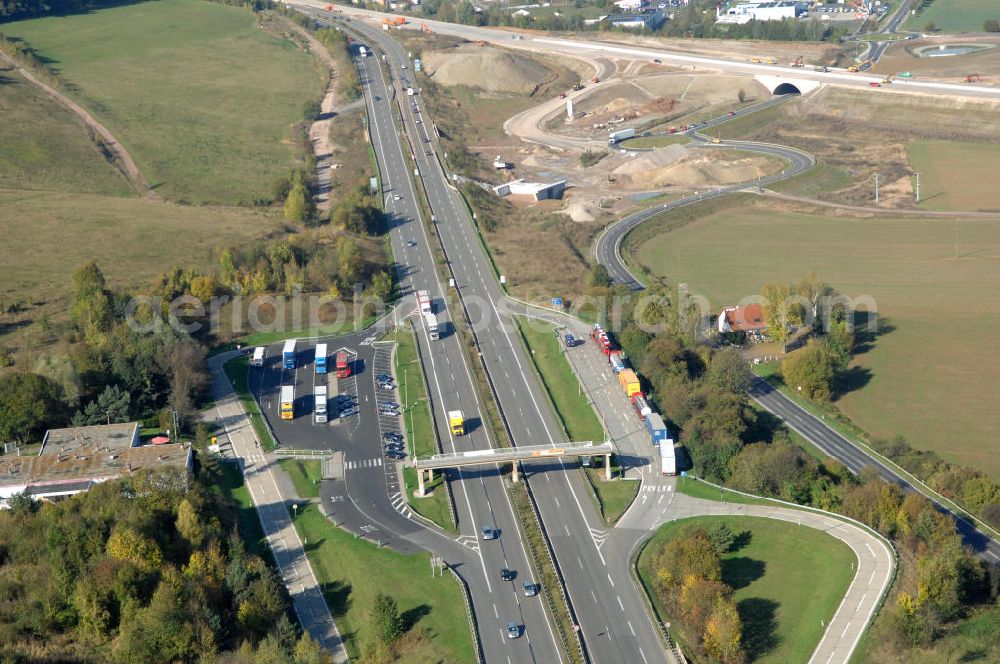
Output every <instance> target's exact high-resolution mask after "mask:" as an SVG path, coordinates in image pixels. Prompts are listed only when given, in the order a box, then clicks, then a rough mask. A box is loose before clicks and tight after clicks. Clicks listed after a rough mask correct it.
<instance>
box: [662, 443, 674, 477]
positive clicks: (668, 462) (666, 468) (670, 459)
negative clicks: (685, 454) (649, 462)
mask: <svg viewBox="0 0 1000 664" xmlns="http://www.w3.org/2000/svg"><path fill="white" fill-rule="evenodd" d="M660 473H662V474H663V475H676V474H677V457H676V455H675V454H674V441H672V440H667V441H664V442H662V443H660Z"/></svg>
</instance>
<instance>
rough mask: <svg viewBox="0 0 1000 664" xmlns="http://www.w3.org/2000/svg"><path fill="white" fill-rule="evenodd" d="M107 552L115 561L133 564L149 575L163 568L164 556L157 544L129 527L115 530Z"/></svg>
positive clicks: (109, 539) (110, 538) (109, 540)
mask: <svg viewBox="0 0 1000 664" xmlns="http://www.w3.org/2000/svg"><path fill="white" fill-rule="evenodd" d="M106 551H107V553H108V555H109V556H111V557H112V558H114V559H115V560H121V561H124V562H128V563H131V564H133V565H135V566H136V567H137V568H138V569H140V570H142V571H144V572H147V573H148V572H156V571H159V570H160V568H161V567H162V566H163V555H162V554H161V553H160V547H159V546H157V544H156V542H154V541H153V540H151V539H150V538H148V537H143V536H142V535H140V534H139V533H137V532H136V531H134V530H132V529H131V528H128V527H124V526H123V527H118V528H115V530H114V532H112V533H111V537H109V538H108V544H107V546H106Z"/></svg>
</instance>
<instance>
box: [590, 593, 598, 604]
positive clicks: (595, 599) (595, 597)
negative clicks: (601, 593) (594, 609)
mask: <svg viewBox="0 0 1000 664" xmlns="http://www.w3.org/2000/svg"><path fill="white" fill-rule="evenodd" d="M590 596H591V597H593V598H594V604H597V595H595V594H594V591H593V590H591V591H590Z"/></svg>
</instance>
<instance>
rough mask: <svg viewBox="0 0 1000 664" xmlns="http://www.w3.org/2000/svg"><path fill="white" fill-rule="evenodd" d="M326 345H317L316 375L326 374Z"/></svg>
mask: <svg viewBox="0 0 1000 664" xmlns="http://www.w3.org/2000/svg"><path fill="white" fill-rule="evenodd" d="M326 355H327V353H326V344H316V373H318V374H325V373H326Z"/></svg>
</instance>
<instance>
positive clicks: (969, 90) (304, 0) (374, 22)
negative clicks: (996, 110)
mask: <svg viewBox="0 0 1000 664" xmlns="http://www.w3.org/2000/svg"><path fill="white" fill-rule="evenodd" d="M289 4H291V5H295V6H300V7H303V8H310V9H311V10H313V11H315V10H319V9H321V8H323V7H325V6H326V3H324V2H319V1H318V0H293V2H290V3H289ZM336 8H337V14H333V15H330V16H333V17H336V18H340V19H343V18H344V17H345V16H346V17H352V18H359V19H366V20H361V21H356V24H357V25H365V26H366V27H369V28H371V29H373V30H374V29H375V28H377V27H378V26H379V23H381V21H382V19H383V18H384V17H386V16H389V14H385V13H382V12H374V11H369V10H365V9H359V8H357V7H352V6H349V5H336ZM420 22H421V23H424V24H426V25H427V26H428V27H429V28H430V29H431V30H433V31H434V32H438V33H441V34H444V35H451V36H454V37H460V38H462V39H467V40H469V41H478V40H482V41H487V42H492V43H497V44H501V45H503V46H505V47H507V48H518V49H525V50H532V51H544V52H549V53H559V54H563V55H569V56H581V55H582V56H587V57H591V58H601V57H614V58H619V59H622V60H641V61H646V62H652V61H653V60H662V61H663V63H664V64H675V65H679V66H684V67H695V68H703V69H708V70H715V71H720V72H726V73H730V74H744V75H750V76H753V75H758V74H759V75H766V76H778V77H787V78H789V79H798V80H806V81H815V82H818V83H826V84H834V85H839V86H844V87H850V88H854V89H856V90H865V91H868V92H869V93H871V94H891V93H894V92H912V93H919V94H931V95H947V96H951V97H969V98H980V99H1000V87H989V86H983V85H971V84H956V83H942V82H936V81H924V80H912V79H910V80H896V81H894V82H893V84H892V85H891V86H885V87H882V88H874V89H873V88H871V87H870V86H869V84H870V83H872V82H881V81H882V78H883V77H882V76H874V75H871V74H866V73H864V72H858V73H852V72H848V71H847V70H845V69H833V68H831V70H830V71H828V72H817V71H813V70H810V69H807V68H796V67H791V66H786V65H768V64H758V63H753V62H746V61H742V60H727V59H724V58H718V57H710V56H703V55H694V54H691V53H681V52H677V51H670V50H662V49H655V48H645V47H635V46H627V45H625V44H624V43H623V42H611V41H608V42H599V41H588V40H586V39H578V38H565V37H562V38H555V37H544V36H541V35H532V34H523V33H520V32H518V33H513V32H510V31H508V30H504V29H501V28H483V27H477V26H468V25H458V24H454V23H443V22H441V21H433V20H429V19H420ZM408 27H410V28H415V27H416V23H415V22H413V21H411V23H410V25H409V26H408ZM582 34H586V33H582Z"/></svg>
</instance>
